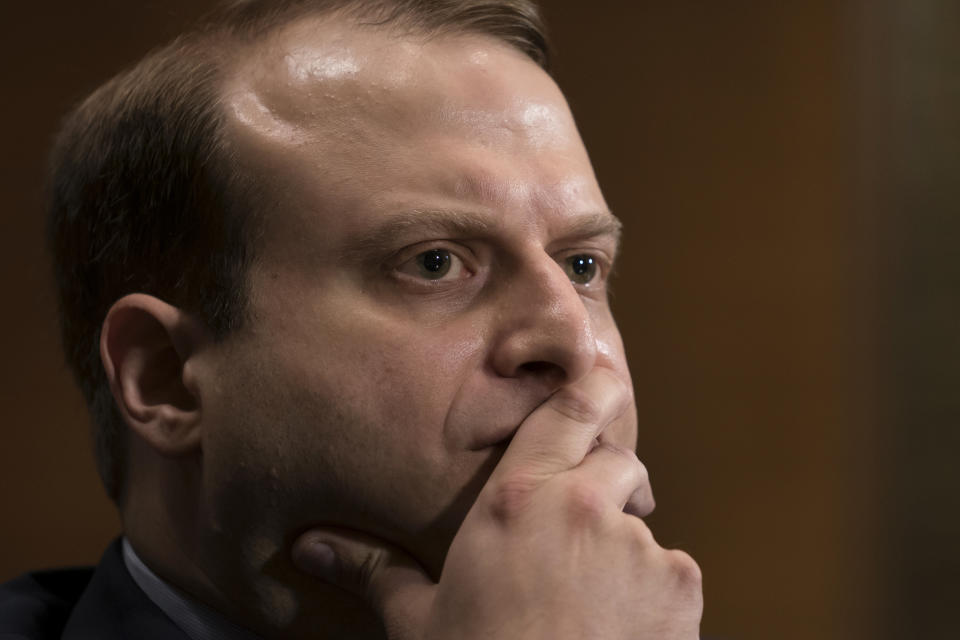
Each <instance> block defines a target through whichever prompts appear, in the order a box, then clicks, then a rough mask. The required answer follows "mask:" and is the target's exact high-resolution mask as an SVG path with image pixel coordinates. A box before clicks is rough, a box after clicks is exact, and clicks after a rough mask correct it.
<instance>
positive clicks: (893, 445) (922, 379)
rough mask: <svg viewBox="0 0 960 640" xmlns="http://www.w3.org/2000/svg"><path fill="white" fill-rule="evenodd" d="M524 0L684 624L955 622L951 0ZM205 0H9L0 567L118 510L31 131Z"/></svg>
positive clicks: (101, 525)
mask: <svg viewBox="0 0 960 640" xmlns="http://www.w3.org/2000/svg"><path fill="white" fill-rule="evenodd" d="M543 4H544V5H545V10H546V14H547V17H548V20H549V22H550V24H551V27H552V31H553V34H554V40H555V44H556V46H557V49H558V51H559V56H558V58H557V65H556V76H557V78H558V80H559V82H560V84H561V86H562V87H563V88H564V90H565V91H566V93H567V95H568V98H569V100H570V102H571V104H572V106H573V109H574V113H575V114H576V115H577V118H578V122H579V124H580V127H581V131H582V133H583V136H584V138H585V140H586V143H587V146H588V148H589V149H590V150H591V155H592V157H593V160H594V164H595V167H596V169H597V173H598V175H599V178H600V182H601V185H603V186H604V189H605V193H606V195H607V199H608V202H609V203H610V205H611V207H612V208H613V210H614V212H615V213H617V214H618V215H619V216H620V217H621V218H622V219H623V220H624V221H625V222H626V227H627V235H626V241H625V245H624V258H623V262H622V265H621V267H620V272H619V277H618V280H617V282H616V283H615V299H614V304H615V308H616V311H617V314H618V318H619V322H620V325H621V329H622V332H623V335H624V338H625V340H626V343H627V348H628V352H629V356H630V360H631V363H632V369H633V373H634V378H635V382H636V391H637V398H638V403H639V413H640V424H641V433H640V447H639V453H640V456H641V459H643V460H644V461H645V462H646V464H647V466H648V468H649V469H650V471H651V477H652V479H653V484H654V489H655V491H656V495H657V498H658V504H659V506H658V509H657V512H656V513H655V514H654V515H653V516H651V517H650V518H649V522H650V524H651V526H652V527H653V529H654V531H655V533H656V535H657V538H658V540H659V541H660V542H661V543H662V544H664V545H667V546H679V547H682V548H684V549H686V550H688V551H690V552H691V553H692V554H693V555H694V557H695V558H696V559H697V560H698V561H699V562H700V564H701V566H702V568H703V571H704V574H705V595H706V613H705V618H704V625H703V631H704V633H705V634H712V635H716V636H719V637H721V638H731V639H732V638H741V639H757V640H760V639H767V638H787V639H792V638H796V639H798V640H799V639H811V638H823V639H838V640H840V639H843V640H848V639H861V638H862V639H868V638H870V639H873V638H889V639H891V640H893V639H895V638H896V639H899V638H931V639H934V638H948V637H951V638H952V637H956V629H954V628H953V619H954V618H955V614H956V612H957V611H958V610H960V596H958V587H957V583H958V579H960V559H958V553H957V551H956V549H955V547H956V546H957V543H958V542H960V535H958V534H960V515H958V506H960V505H958V499H957V490H958V488H960V480H958V475H960V474H958V471H957V468H958V464H957V458H958V455H957V454H958V453H960V451H958V449H960V447H958V444H960V442H958V441H960V433H958V418H960V394H958V383H960V322H958V318H960V314H958V310H960V309H958V308H960V300H958V292H960V195H958V192H960V187H958V186H957V182H958V176H960V3H958V2H956V1H955V0H902V1H900V2H896V1H894V0H876V1H870V0H850V1H842V0H835V1H826V0H823V1H816V0H813V1H797V2H789V3H774V2H769V1H768V0H756V1H747V0H739V1H738V0H731V1H726V2H708V1H705V0H702V1H696V0H673V1H672V2H652V1H639V2H628V1H626V0H619V1H614V0H592V1H590V2H585V1H573V0H571V1H563V0H545V1H544V3H543ZM207 6H208V5H207V4H206V3H200V2H189V1H187V0H177V1H165V2H157V1H152V2H146V1H144V2H131V1H130V0H112V1H99V2H96V1H88V2H83V3H78V2H65V1H55V2H45V3H32V4H26V3H18V2H8V3H5V7H4V8H5V11H4V14H5V19H4V23H5V25H4V27H2V30H3V36H4V37H3V40H2V45H0V46H2V50H0V53H2V60H3V64H2V71H0V73H2V77H0V81H2V87H3V100H2V102H0V109H2V111H0V122H2V126H3V134H2V140H3V142H4V145H3V146H4V152H3V153H2V155H0V157H2V163H3V166H2V171H0V176H2V181H3V182H2V189H3V194H4V201H5V211H4V212H3V214H2V215H0V225H2V227H0V230H2V233H0V239H2V243H3V249H2V251H0V259H2V261H3V267H2V268H3V270H2V273H3V282H4V292H5V295H4V306H3V313H2V314H0V323H2V324H0V327H2V331H0V340H2V341H3V342H2V353H3V355H4V361H3V365H2V367H0V376H2V378H0V393H2V394H3V395H2V402H3V407H4V409H5V419H4V420H3V436H2V441H0V442H2V444H0V523H2V524H0V541H2V545H0V580H3V579H7V578H10V577H13V576H14V575H16V574H17V573H19V572H21V571H24V570H27V569H35V568H39V567H44V566H56V565H63V564H77V563H93V562H95V561H96V560H97V558H98V557H99V554H100V552H101V551H102V549H103V547H104V546H105V545H106V544H107V542H108V540H109V539H110V538H112V537H113V536H114V535H116V533H117V531H118V523H117V518H116V516H115V515H114V513H113V511H112V509H111V506H110V504H109V503H108V502H107V500H106V499H105V498H104V497H103V494H102V491H101V490H100V488H99V485H98V481H97V477H96V473H95V471H94V466H93V462H92V456H91V454H90V453H89V447H88V438H87V429H86V425H87V422H86V417H85V413H84V408H83V406H82V402H81V400H80V397H79V394H78V393H77V392H76V391H75V390H74V389H73V387H72V384H71V381H70V379H69V376H68V374H67V373H66V371H65V369H64V367H63V366H62V364H61V356H60V354H59V351H58V349H59V347H58V342H57V334H56V329H55V324H54V301H53V296H52V291H51V286H50V285H49V277H48V267H47V262H46V257H45V254H44V248H43V242H42V206H41V202H42V195H41V194H42V178H41V176H42V168H43V163H44V156H45V152H46V148H47V146H48V144H49V141H50V139H51V136H52V133H53V131H54V129H55V127H56V123H57V121H58V119H59V117H60V116H61V115H62V114H63V113H64V112H65V111H66V110H67V109H68V108H69V106H70V105H71V104H72V103H73V102H74V101H76V100H78V99H79V98H81V97H82V96H83V95H84V94H85V93H86V92H88V91H89V90H91V89H93V88H94V87H95V86H96V85H97V84H99V83H100V82H102V81H103V80H105V79H106V78H107V77H109V75H111V74H112V73H113V72H115V71H117V70H119V69H120V68H121V67H122V66H125V65H127V64H129V63H131V62H133V61H134V60H136V59H137V58H138V57H139V56H141V55H142V54H143V53H145V52H146V51H147V50H148V49H149V48H151V47H152V46H154V45H156V44H159V43H160V42H161V41H163V40H165V39H167V38H169V37H171V36H172V35H174V34H176V33H177V32H178V31H179V29H180V28H181V27H182V26H183V25H184V24H185V23H187V22H188V21H189V20H190V19H192V18H193V17H195V16H196V15H198V14H200V13H201V12H202V11H203V10H204V9H205V8H206V7H207Z"/></svg>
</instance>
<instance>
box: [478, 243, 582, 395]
mask: <svg viewBox="0 0 960 640" xmlns="http://www.w3.org/2000/svg"><path fill="white" fill-rule="evenodd" d="M516 276H517V277H515V278H513V279H512V282H511V283H510V285H509V286H508V287H507V288H506V291H507V294H506V296H505V298H504V300H503V301H502V304H503V306H504V308H503V309H502V311H501V314H500V316H501V321H502V338H501V340H500V344H499V345H498V347H497V353H496V355H495V366H496V368H497V369H498V372H499V373H500V374H501V375H504V376H509V377H513V376H519V375H523V373H524V372H530V371H538V372H542V371H545V370H553V371H556V372H559V373H562V378H563V381H564V382H567V383H569V382H573V381H575V380H577V379H579V378H581V377H582V376H584V375H585V374H586V373H587V372H588V371H589V370H590V369H591V368H593V365H594V364H595V361H596V358H597V343H596V337H595V335H594V329H593V323H592V321H591V318H590V314H589V312H588V311H587V308H586V307H585V306H584V302H583V299H582V298H581V297H580V295H579V293H578V292H577V290H576V289H575V287H574V285H573V284H572V283H571V282H570V279H569V278H568V276H567V274H566V273H565V272H564V270H563V268H562V267H561V266H560V265H559V264H557V263H556V262H555V261H554V260H553V258H551V257H550V256H548V255H547V254H546V253H541V255H539V256H537V257H536V258H532V259H529V260H526V261H525V262H524V264H523V265H522V266H521V267H520V268H519V269H518V272H517V274H516Z"/></svg>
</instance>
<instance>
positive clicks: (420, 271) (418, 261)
mask: <svg viewBox="0 0 960 640" xmlns="http://www.w3.org/2000/svg"><path fill="white" fill-rule="evenodd" d="M398 270H399V271H400V272H401V273H405V274H407V275H410V276H414V277H417V278H422V279H424V280H444V279H446V280H455V279H457V278H461V277H463V271H464V268H463V261H461V260H460V258H459V257H458V256H457V255H456V254H454V253H452V252H450V251H447V250H446V249H439V248H438V249H430V250H429V251H423V252H421V253H418V254H417V255H415V256H414V257H413V258H412V259H410V260H408V261H407V262H405V263H403V264H402V265H400V267H399V269H398Z"/></svg>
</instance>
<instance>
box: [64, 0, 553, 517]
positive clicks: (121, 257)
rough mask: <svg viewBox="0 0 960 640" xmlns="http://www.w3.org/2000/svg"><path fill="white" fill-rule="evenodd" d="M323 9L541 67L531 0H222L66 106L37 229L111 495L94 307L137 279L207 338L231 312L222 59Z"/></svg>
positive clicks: (243, 198)
mask: <svg viewBox="0 0 960 640" xmlns="http://www.w3.org/2000/svg"><path fill="white" fill-rule="evenodd" d="M334 12H336V13H337V14H343V15H344V16H345V17H347V18H349V19H351V20H353V21H354V22H355V23H356V24H364V25H373V26H391V27H397V28H400V29H402V30H406V31H408V32H412V33H421V34H425V35H432V34H434V33H444V32H468V33H481V34H486V35H491V36H493V37H496V38H498V39H500V40H502V41H504V42H506V43H508V44H510V45H511V46H513V47H516V48H517V49H519V50H520V51H523V52H524V53H525V54H527V55H528V56H529V57H530V58H531V59H533V60H534V61H535V62H536V63H537V64H539V65H540V66H541V67H543V68H544V69H547V68H548V64H549V45H548V42H547V38H546V35H545V31H544V28H543V24H542V21H541V18H540V15H539V12H538V9H537V7H536V5H535V4H534V3H533V2H532V1H531V0H234V1H232V2H228V3H226V4H224V5H223V6H222V7H221V8H219V9H218V10H216V11H215V12H214V13H212V14H210V15H209V16H208V17H207V18H206V19H205V20H204V21H202V22H201V23H200V24H199V25H198V26H197V27H196V28H195V29H193V30H192V31H190V32H189V33H187V34H185V35H183V36H181V37H180V38H178V39H177V40H175V41H173V42H172V43H170V44H168V45H167V46H165V47H162V48H160V49H158V50H156V51H154V52H153V53H151V54H149V55H148V56H147V57H146V58H144V59H143V60H142V61H141V62H140V63H138V64H137V65H135V66H134V67H132V68H131V69H129V70H127V71H125V72H123V73H121V74H119V75H118V76H116V77H114V78H113V79H112V80H110V81H109V82H107V83H106V84H104V85H103V86H101V87H100V88H99V89H97V90H96V91H95V92H94V93H93V94H92V95H91V96H90V97H88V98H87V99H86V100H84V101H83V102H82V103H81V104H80V105H79V106H78V107H76V108H75V109H74V110H73V111H72V112H71V113H70V114H69V115H68V116H67V117H66V119H65V120H64V123H63V126H62V128H61V131H60V134H59V136H58V138H57V141H56V143H55V145H54V149H53V152H52V155H51V172H50V179H49V199H48V200H49V203H48V240H49V246H50V249H51V252H52V254H53V263H54V275H55V279H56V285H57V291H58V297H59V305H60V327H61V336H62V340H63V346H64V351H65V354H66V359H67V362H68V364H69V366H70V368H71V370H72V371H73V374H74V376H75V378H76V380H77V382H78V384H79V386H80V389H81V391H82V392H83V396H84V398H85V400H86V402H87V405H88V407H89V409H90V412H91V417H92V428H93V436H94V450H95V454H96V461H97V468H98V470H99V472H100V476H101V478H102V480H103V483H104V486H105V487H106V490H107V493H108V495H109V496H110V497H111V499H113V500H114V501H117V502H119V501H120V500H121V496H122V490H123V487H124V475H125V474H124V464H123V461H124V460H125V457H126V435H125V434H126V429H125V427H124V425H123V422H122V420H121V418H120V415H119V413H118V411H117V409H116V406H115V405H114V401H113V397H112V394H111V392H110V387H109V384H108V382H107V379H106V375H105V373H104V370H103V366H102V363H101V362H100V351H99V342H100V329H101V325H102V324H103V320H104V318H105V317H106V313H107V311H108V310H109V308H110V306H111V305H112V304H113V303H114V302H115V301H116V300H118V299H119V298H121V297H123V296H124V295H126V294H128V293H134V292H142V293H149V294H151V295H155V296H157V297H160V298H162V299H164V300H166V301H168V302H170V303H171V304H174V305H177V306H179V307H181V308H183V309H186V310H188V311H190V312H193V313H196V314H198V315H199V316H200V317H201V318H202V319H203V320H204V321H205V322H206V323H207V325H208V326H209V327H210V329H211V331H212V332H213V335H214V336H215V338H216V339H222V338H223V337H225V336H226V335H228V334H229V333H230V332H231V331H233V330H235V329H237V328H238V327H240V326H241V325H242V324H243V322H244V310H245V304H246V290H245V274H246V270H247V267H248V265H249V263H250V260H251V247H250V243H249V242H248V238H249V237H250V227H251V225H252V220H253V218H254V217H255V214H256V211H254V210H253V209H254V208H255V205H252V204H251V203H255V202H257V201H258V199H257V197H256V195H257V194H256V188H257V187H256V184H255V182H254V181H253V180H245V179H244V177H243V176H242V175H241V172H240V171H239V170H238V169H237V167H238V163H236V162H234V161H233V159H232V157H231V154H232V152H231V149H230V144H229V140H228V139H227V137H226V135H225V133H224V124H225V123H224V113H223V111H222V109H221V106H220V99H221V96H220V94H221V91H220V88H221V86H222V84H223V81H224V75H225V73H226V71H225V69H226V67H227V61H228V60H229V59H230V58H231V57H233V56H235V55H236V54H237V53H238V50H239V49H241V48H243V47H246V46H249V45H251V44H253V43H254V42H255V41H257V40H258V39H259V38H261V37H262V36H264V35H266V34H269V33H271V32H272V31H274V30H275V29H277V28H279V27H281V26H283V25H285V24H289V23H291V22H293V21H295V20H297V19H299V18H301V17H304V16H306V15H318V14H333V13H334Z"/></svg>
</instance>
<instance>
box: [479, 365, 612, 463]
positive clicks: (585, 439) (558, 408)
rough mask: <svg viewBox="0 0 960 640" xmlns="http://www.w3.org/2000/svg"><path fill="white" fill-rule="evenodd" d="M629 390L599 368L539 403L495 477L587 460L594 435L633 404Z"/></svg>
mask: <svg viewBox="0 0 960 640" xmlns="http://www.w3.org/2000/svg"><path fill="white" fill-rule="evenodd" d="M630 401H631V395H630V391H629V389H628V388H627V386H626V385H625V384H624V383H623V382H622V381H621V380H620V379H619V378H618V377H617V376H616V375H615V374H614V373H613V372H612V371H609V370H608V369H603V368H599V367H597V368H595V369H593V371H591V372H590V373H588V374H587V375H586V376H584V378H583V379H582V380H580V381H578V382H577V383H576V384H574V385H571V386H568V387H564V388H562V389H560V390H559V391H557V392H556V393H554V394H553V395H552V396H550V398H548V399H547V400H546V402H544V403H543V404H542V405H540V406H539V407H537V409H535V410H534V411H533V413H531V414H530V415H529V416H527V418H526V420H524V421H523V423H522V424H521V425H520V428H519V429H517V432H516V434H514V436H513V441H512V442H511V443H510V446H508V447H507V450H506V452H505V453H504V455H503V458H502V459H501V461H500V464H498V465H497V468H496V469H495V470H494V474H493V475H494V477H497V476H500V477H502V476H504V475H509V474H511V473H513V472H514V471H517V470H522V471H523V472H524V473H525V474H531V475H545V476H550V475H553V474H556V473H560V472H563V471H566V470H568V469H571V468H573V467H575V466H577V465H578V464H580V462H581V461H582V460H583V458H584V456H585V455H586V454H587V452H588V451H590V448H591V446H593V444H594V438H596V437H597V436H598V435H599V434H600V432H601V431H603V429H604V428H606V426H607V425H608V424H610V422H612V421H613V420H615V419H616V418H618V417H619V416H620V415H621V414H622V413H623V412H624V410H626V408H627V407H628V406H629V403H630Z"/></svg>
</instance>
